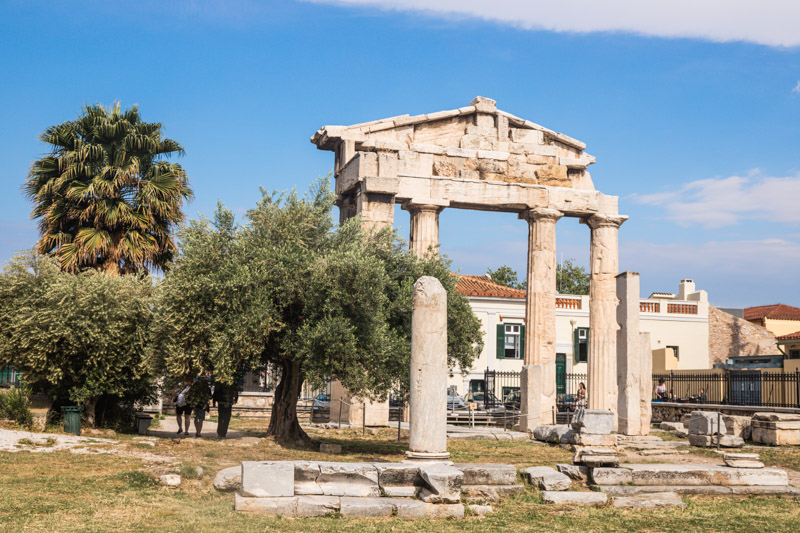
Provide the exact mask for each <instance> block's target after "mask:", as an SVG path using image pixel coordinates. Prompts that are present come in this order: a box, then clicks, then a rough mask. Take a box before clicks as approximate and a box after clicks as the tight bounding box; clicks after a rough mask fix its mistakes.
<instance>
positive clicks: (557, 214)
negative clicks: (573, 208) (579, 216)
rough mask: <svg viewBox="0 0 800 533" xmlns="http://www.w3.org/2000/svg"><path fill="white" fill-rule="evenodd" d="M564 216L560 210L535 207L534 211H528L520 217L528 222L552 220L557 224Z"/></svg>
mask: <svg viewBox="0 0 800 533" xmlns="http://www.w3.org/2000/svg"><path fill="white" fill-rule="evenodd" d="M563 216H564V213H562V212H561V211H559V210H558V209H551V208H549V207H534V208H532V209H526V210H525V211H523V212H522V213H520V215H519V217H520V218H523V219H525V220H527V221H528V222H535V221H537V220H552V221H553V222H555V221H557V220H558V219H559V218H561V217H563Z"/></svg>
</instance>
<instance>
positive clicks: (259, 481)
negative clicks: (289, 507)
mask: <svg viewBox="0 0 800 533" xmlns="http://www.w3.org/2000/svg"><path fill="white" fill-rule="evenodd" d="M242 496H251V497H256V498H265V497H277V496H294V463H292V462H290V461H243V462H242Z"/></svg>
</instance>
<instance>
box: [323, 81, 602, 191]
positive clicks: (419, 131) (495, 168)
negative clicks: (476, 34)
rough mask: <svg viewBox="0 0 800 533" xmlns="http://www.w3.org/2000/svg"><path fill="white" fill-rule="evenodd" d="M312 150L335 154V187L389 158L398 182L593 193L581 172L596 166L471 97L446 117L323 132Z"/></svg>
mask: <svg viewBox="0 0 800 533" xmlns="http://www.w3.org/2000/svg"><path fill="white" fill-rule="evenodd" d="M311 142H312V143H314V144H315V145H316V146H317V147H318V148H319V149H321V150H330V151H333V152H334V153H335V154H336V165H335V174H336V177H337V179H338V177H339V176H340V174H343V173H344V174H346V173H347V171H346V167H347V166H348V164H349V163H350V162H351V161H352V160H353V159H359V161H358V164H359V165H360V166H361V167H364V166H367V167H371V166H373V165H375V166H377V165H378V160H379V155H380V154H384V156H386V155H388V154H394V155H393V157H392V159H395V158H396V160H397V161H396V163H395V162H392V163H391V164H392V165H396V174H395V175H397V176H398V177H402V176H425V177H442V178H449V179H466V180H483V181H494V182H497V181H500V182H506V183H519V184H531V185H544V186H551V187H552V186H554V187H569V188H574V189H583V190H594V185H593V183H592V180H591V177H590V175H589V173H588V172H587V171H586V169H587V167H588V166H589V165H591V164H592V163H594V162H595V158H594V157H593V156H591V155H589V154H587V153H586V152H585V151H584V149H585V148H586V145H585V144H584V143H582V142H581V141H578V140H576V139H573V138H572V137H569V136H567V135H564V134H562V133H558V132H555V131H553V130H550V129H548V128H545V127H544V126H540V125H539V124H536V123H534V122H531V121H529V120H525V119H522V118H519V117H516V116H514V115H512V114H510V113H506V112H505V111H501V110H499V109H497V105H496V103H495V101H494V100H491V99H489V98H483V97H477V98H475V99H474V100H473V101H472V102H471V103H470V105H469V106H466V107H461V108H459V109H453V110H449V111H439V112H436V113H428V114H424V115H415V116H410V115H400V116H396V117H391V118H386V119H381V120H375V121H371V122H365V123H361V124H353V125H351V126H324V127H323V128H321V129H320V130H319V131H317V132H316V133H315V134H314V136H313V137H312V138H311ZM384 159H385V158H384ZM362 171H363V168H362ZM376 175H377V174H376Z"/></svg>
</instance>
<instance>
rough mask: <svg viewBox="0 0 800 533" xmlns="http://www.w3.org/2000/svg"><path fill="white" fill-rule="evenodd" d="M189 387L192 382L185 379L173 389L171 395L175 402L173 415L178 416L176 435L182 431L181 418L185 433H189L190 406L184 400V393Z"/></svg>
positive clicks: (185, 393) (186, 392)
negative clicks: (173, 392)
mask: <svg viewBox="0 0 800 533" xmlns="http://www.w3.org/2000/svg"><path fill="white" fill-rule="evenodd" d="M191 388H192V382H191V381H189V380H186V381H184V382H183V384H182V385H180V386H179V387H178V388H176V389H175V394H174V395H173V397H172V402H173V403H174V404H175V415H176V416H177V417H178V435H180V434H181V433H184V430H183V426H182V425H181V420H185V424H184V426H185V427H186V431H185V433H186V434H188V433H189V415H191V413H192V406H190V405H189V404H188V403H187V402H186V395H187V394H188V392H189V389H191Z"/></svg>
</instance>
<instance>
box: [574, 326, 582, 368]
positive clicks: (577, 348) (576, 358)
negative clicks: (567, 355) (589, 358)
mask: <svg viewBox="0 0 800 533" xmlns="http://www.w3.org/2000/svg"><path fill="white" fill-rule="evenodd" d="M580 360H581V351H580V346H578V328H575V329H574V330H573V331H572V364H576V363H578V362H580Z"/></svg>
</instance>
